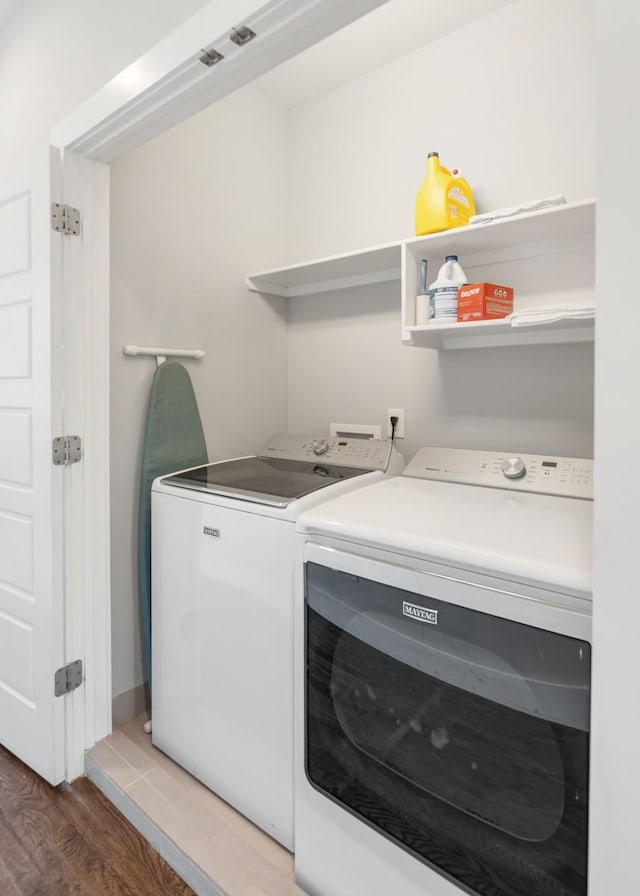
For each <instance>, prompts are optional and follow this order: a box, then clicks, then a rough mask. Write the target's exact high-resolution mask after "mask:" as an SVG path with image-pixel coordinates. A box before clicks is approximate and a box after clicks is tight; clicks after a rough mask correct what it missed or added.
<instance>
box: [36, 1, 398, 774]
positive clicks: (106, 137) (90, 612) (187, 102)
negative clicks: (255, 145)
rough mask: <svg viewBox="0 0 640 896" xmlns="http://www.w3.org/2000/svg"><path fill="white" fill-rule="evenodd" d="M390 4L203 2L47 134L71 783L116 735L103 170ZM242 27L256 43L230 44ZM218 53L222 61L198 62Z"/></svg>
mask: <svg viewBox="0 0 640 896" xmlns="http://www.w3.org/2000/svg"><path fill="white" fill-rule="evenodd" d="M386 2H389V0H350V2H349V3H344V0H271V2H268V3H266V4H264V3H262V4H261V3H260V0H209V3H207V5H206V6H204V7H203V8H202V9H201V10H199V11H198V12H197V13H196V14H195V15H193V16H191V17H190V18H189V19H187V20H186V21H185V22H184V23H183V24H182V25H180V26H179V27H178V28H176V29H175V30H174V31H172V32H171V33H170V34H168V35H167V37H165V38H164V39H163V40H162V41H160V43H158V44H157V45H155V46H154V47H153V48H151V49H150V50H149V51H148V52H147V53H145V54H144V55H143V56H141V57H140V58H139V59H138V60H136V61H135V62H134V63H132V64H131V65H129V66H128V67H127V68H125V69H124V70H123V71H122V72H120V74H118V75H117V76H116V77H115V78H114V79H113V80H112V81H110V82H109V83H108V84H107V85H106V86H105V87H103V88H102V89H101V90H99V91H97V92H96V93H94V94H93V95H92V96H91V97H89V98H88V99H87V100H86V101H85V102H84V103H82V104H81V105H80V106H78V107H77V108H76V109H75V110H74V111H73V112H71V114H70V115H68V116H67V117H66V118H64V119H63V120H62V121H60V122H58V123H57V124H56V125H55V126H54V127H53V129H52V131H51V138H50V143H51V146H52V147H53V148H54V149H58V150H60V151H61V153H62V168H63V196H62V197H61V198H59V199H58V198H53V197H52V198H53V201H63V202H65V203H66V204H68V205H73V206H75V207H77V208H79V209H80V211H81V216H82V240H81V241H79V242H78V243H77V244H75V245H74V244H73V243H70V244H69V249H68V251H67V253H66V256H65V264H64V269H63V274H62V280H63V302H66V303H68V305H67V309H66V319H67V321H68V332H67V334H66V335H67V338H68V341H67V344H66V345H65V346H64V354H65V358H64V371H65V372H64V378H65V388H66V389H68V393H69V394H68V398H69V401H68V408H67V410H66V420H65V426H66V430H68V431H69V433H70V434H71V431H72V430H73V433H72V434H74V435H76V434H77V435H80V436H81V437H82V439H83V446H84V450H83V463H82V464H80V465H78V467H77V468H73V467H72V468H71V470H70V473H71V475H70V476H69V477H68V482H67V487H66V489H65V522H64V535H65V557H64V561H63V562H64V568H65V615H66V625H65V630H66V632H67V639H68V640H67V651H66V652H67V654H68V655H70V654H71V653H73V654H74V656H79V657H82V658H83V660H84V663H85V669H86V670H87V673H88V674H86V678H85V686H84V688H82V689H81V691H79V692H75V693H74V694H72V695H71V696H70V697H69V700H70V703H69V704H68V706H67V714H66V768H67V778H68V779H69V780H71V779H73V778H74V777H77V776H79V775H81V774H83V772H84V753H85V750H87V749H89V748H91V747H92V746H93V745H94V744H95V743H96V742H97V741H98V740H100V739H102V738H103V737H106V736H107V735H108V734H110V733H111V699H112V693H111V590H110V563H111V555H110V489H109V478H110V445H109V417H110V414H109V368H110V364H109V358H110V340H109V299H110V294H109V264H110V259H109V164H110V163H111V162H112V161H114V160H115V159H117V158H118V157H119V156H121V155H124V154H125V153H127V152H130V151H131V150H133V149H135V148H136V147H138V146H140V145H141V144H143V143H144V142H146V141H147V140H149V139H151V138H152V137H154V136H157V135H159V134H161V133H163V132H164V131H166V130H168V129H169V128H171V127H173V126H174V125H176V124H178V123H179V122H181V121H183V120H184V119H186V118H188V117H189V116H191V115H194V114H195V113H196V112H198V111H201V110H202V109H204V108H206V107H207V106H210V105H211V104H212V103H214V102H216V101H217V100H219V99H221V98H222V97H224V96H226V95H227V94H229V93H230V92H232V91H233V90H236V89H237V88H239V87H241V86H243V85H244V84H247V83H248V82H250V81H251V80H253V79H254V78H256V77H258V76H259V75H261V74H264V73H265V72H267V71H269V70H270V69H271V68H273V67H274V66H276V65H278V64H280V63H281V62H284V61H285V60H286V59H288V58H290V57H292V56H294V55H295V54H296V53H299V52H301V51H302V50H304V49H306V48H307V47H310V46H311V45H313V44H314V43H317V42H318V41H319V40H322V39H323V38H324V37H327V36H328V35H330V34H332V33H333V32H335V31H337V30H338V29H340V28H342V27H344V26H345V25H348V24H349V23H350V22H353V21H355V20H356V19H358V18H360V17H361V16H363V15H365V14H366V13H367V12H370V11H371V10H373V9H375V8H376V7H378V6H381V5H383V4H384V3H386ZM241 25H248V26H249V27H250V28H251V29H252V30H253V31H255V33H256V35H257V37H256V39H255V40H252V41H250V42H248V43H247V44H245V45H244V46H237V45H236V44H235V43H234V42H233V41H232V40H231V36H232V34H233V32H234V31H235V29H236V28H237V27H240V26H241ZM214 49H215V50H217V51H218V52H219V53H221V54H222V56H223V57H224V58H223V59H222V60H221V61H220V62H219V63H217V64H215V65H213V66H208V65H206V64H203V62H202V60H201V57H202V55H203V52H204V51H205V50H206V51H208V52H210V51H211V50H214Z"/></svg>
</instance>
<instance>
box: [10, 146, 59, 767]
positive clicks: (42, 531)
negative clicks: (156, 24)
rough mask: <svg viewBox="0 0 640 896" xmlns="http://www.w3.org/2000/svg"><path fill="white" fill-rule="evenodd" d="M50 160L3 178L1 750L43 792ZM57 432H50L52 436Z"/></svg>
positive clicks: (53, 759)
mask: <svg viewBox="0 0 640 896" xmlns="http://www.w3.org/2000/svg"><path fill="white" fill-rule="evenodd" d="M57 156H58V154H57V153H56V154H51V155H50V153H49V150H48V147H47V148H46V151H45V152H42V153H41V155H40V157H39V158H38V160H37V162H36V164H35V165H33V166H32V167H30V170H29V171H26V170H25V172H23V173H21V174H19V175H16V176H15V177H13V178H11V180H10V181H8V180H7V179H6V178H0V743H2V744H3V745H4V746H5V747H6V748H7V749H8V750H10V751H11V752H12V753H14V754H15V755H16V756H19V757H20V758H21V759H22V760H23V761H24V762H26V763H27V765H29V766H31V767H32V768H33V769H35V771H37V772H38V773H39V774H40V775H42V776H43V777H44V778H46V779H47V780H48V781H50V782H52V783H58V782H59V781H61V780H62V779H63V777H64V732H63V701H64V698H56V697H55V696H54V672H55V669H56V668H58V667H59V666H60V665H61V664H62V656H63V635H62V632H63V613H62V588H61V561H59V560H58V559H57V558H58V557H61V555H62V550H61V534H60V533H61V532H62V527H61V516H60V512H59V511H60V509H61V501H59V500H56V494H54V486H55V484H56V480H55V479H54V468H53V467H52V464H51V438H52V434H53V433H52V422H53V419H54V417H55V415H56V414H59V408H58V407H57V403H54V401H53V395H54V391H57V390H54V389H53V388H52V385H53V383H54V382H55V380H52V370H53V369H55V364H56V353H57V351H58V345H57V344H55V345H52V310H51V309H52V302H51V297H52V292H51V286H52V270H55V269H56V267H57V265H56V264H55V263H54V262H55V258H54V255H53V252H55V251H56V249H57V246H56V243H55V240H56V239H59V236H58V235H57V234H54V233H53V231H52V230H51V228H50V224H49V203H50V191H51V186H52V179H53V178H54V177H57V170H56V168H57V162H56V158H57ZM56 434H58V433H56Z"/></svg>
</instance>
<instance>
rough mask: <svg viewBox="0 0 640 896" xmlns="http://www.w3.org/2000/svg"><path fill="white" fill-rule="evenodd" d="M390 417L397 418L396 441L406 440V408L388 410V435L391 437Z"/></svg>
mask: <svg viewBox="0 0 640 896" xmlns="http://www.w3.org/2000/svg"><path fill="white" fill-rule="evenodd" d="M390 417H397V418H398V424H397V426H396V439H404V408H388V409H387V435H388V436H391V421H390V419H389V418H390Z"/></svg>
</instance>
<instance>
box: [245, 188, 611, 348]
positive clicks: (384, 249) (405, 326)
mask: <svg viewBox="0 0 640 896" xmlns="http://www.w3.org/2000/svg"><path fill="white" fill-rule="evenodd" d="M594 251H595V201H594V200H584V201H581V202H573V203H567V204H566V205H561V206H556V207H554V208H549V209H544V210H541V211H537V212H532V213H529V214H524V215H518V216H514V217H511V218H503V219H498V220H495V221H492V222H490V223H488V224H477V225H470V226H468V227H460V228H455V229H452V230H446V231H444V232H442V233H434V234H430V235H429V236H423V237H414V238H411V239H407V240H402V241H400V242H397V243H387V244H385V245H383V246H376V247H374V248H371V249H362V250H360V251H357V252H349V253H345V254H343V255H334V256H331V257H329V258H323V259H318V260H314V261H310V262H305V263H302V264H296V265H291V266H289V267H285V268H278V269H275V270H271V271H264V272H262V273H259V274H252V275H250V276H248V277H247V278H246V283H247V286H248V288H249V289H250V290H253V291H254V292H260V293H263V294H267V295H278V296H285V297H288V298H294V297H296V296H303V295H312V294H318V293H322V292H329V291H333V290H339V289H347V288H351V287H354V286H364V285H367V284H372V283H380V282H383V281H393V280H400V281H401V297H402V303H401V307H402V334H401V335H402V339H403V341H404V342H406V343H408V344H415V345H425V346H429V347H432V348H456V347H457V348H471V347H481V346H496V345H522V344H531V343H541V342H576V341H586V340H592V339H593V332H594V325H593V320H578V321H575V320H565V321H560V322H556V323H553V324H538V325H535V326H528V327H517V328H516V327H512V326H511V325H510V324H509V323H508V322H505V321H481V322H478V323H469V324H459V323H456V322H453V323H450V324H443V323H438V324H430V325H427V326H421V327H418V326H416V317H415V304H416V303H415V298H416V294H417V292H418V272H419V267H420V260H421V259H423V258H426V259H427V261H428V268H429V275H428V281H429V282H431V281H433V280H434V279H435V278H436V276H437V272H438V268H439V266H440V265H441V264H442V262H443V261H444V257H445V255H448V254H456V255H458V256H459V258H460V262H461V264H462V266H463V268H464V269H465V273H466V275H467V277H468V279H469V282H477V281H483V280H486V281H489V282H492V283H500V284H506V285H508V286H513V287H514V289H515V300H514V310H516V311H518V310H523V309H528V308H535V307H540V306H541V305H549V304H551V305H554V304H560V305H571V304H583V303H585V301H591V300H593V297H594V294H595V279H594Z"/></svg>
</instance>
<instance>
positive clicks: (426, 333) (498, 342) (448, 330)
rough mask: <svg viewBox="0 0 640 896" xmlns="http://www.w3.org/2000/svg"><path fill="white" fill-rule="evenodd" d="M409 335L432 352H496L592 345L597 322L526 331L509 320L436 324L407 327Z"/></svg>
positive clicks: (563, 322)
mask: <svg viewBox="0 0 640 896" xmlns="http://www.w3.org/2000/svg"><path fill="white" fill-rule="evenodd" d="M406 332H407V334H408V336H409V338H410V340H411V342H412V344H415V345H424V346H426V347H428V348H437V349H455V348H496V347H498V346H503V345H504V346H507V345H539V344H541V343H554V342H556V343H560V342H591V341H592V340H593V333H594V321H593V319H590V320H589V319H587V320H579V319H577V320H576V319H571V318H567V319H566V320H561V321H554V322H553V323H544V324H533V325H531V326H526V327H512V326H511V324H510V323H509V321H505V320H481V321H477V322H474V321H472V322H469V323H447V322H443V323H440V322H435V323H433V322H432V323H430V324H428V325H427V326H422V327H407V328H406ZM405 341H407V340H405Z"/></svg>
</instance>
